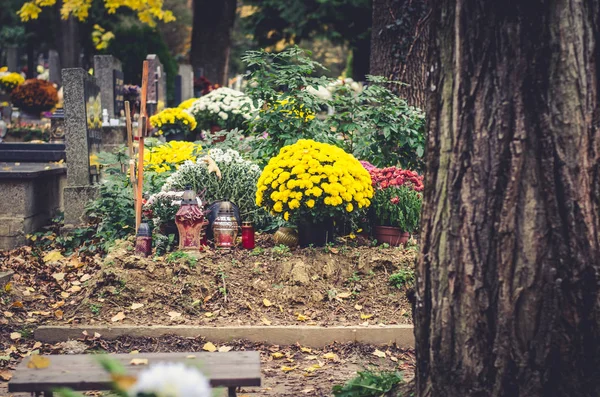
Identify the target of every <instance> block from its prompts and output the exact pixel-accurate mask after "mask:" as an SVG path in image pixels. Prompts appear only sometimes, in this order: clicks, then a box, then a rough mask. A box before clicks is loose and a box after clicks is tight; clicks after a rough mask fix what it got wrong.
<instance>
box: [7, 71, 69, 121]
mask: <svg viewBox="0 0 600 397" xmlns="http://www.w3.org/2000/svg"><path fill="white" fill-rule="evenodd" d="M10 97H11V99H12V102H13V105H14V106H16V107H18V108H19V109H21V111H22V112H23V113H24V115H27V114H29V116H30V117H31V118H36V119H37V118H39V116H40V113H41V112H44V111H47V110H51V109H52V108H54V106H56V104H57V103H58V91H57V90H56V87H54V85H53V84H52V83H50V82H48V81H45V80H40V79H29V80H25V82H24V83H22V84H20V85H18V86H16V87H15V88H14V89H13V90H12V92H11V94H10Z"/></svg>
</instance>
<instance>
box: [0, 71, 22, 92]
mask: <svg viewBox="0 0 600 397" xmlns="http://www.w3.org/2000/svg"><path fill="white" fill-rule="evenodd" d="M24 81H25V79H24V78H23V76H21V75H20V74H19V73H0V88H1V89H3V90H4V91H6V92H8V93H10V92H12V90H14V89H15V88H16V87H17V86H19V85H21V84H23V82H24Z"/></svg>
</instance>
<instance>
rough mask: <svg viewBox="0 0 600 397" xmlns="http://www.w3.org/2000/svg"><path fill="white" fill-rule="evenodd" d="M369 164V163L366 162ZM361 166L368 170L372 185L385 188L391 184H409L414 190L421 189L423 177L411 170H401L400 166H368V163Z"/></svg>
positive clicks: (418, 190) (419, 190)
mask: <svg viewBox="0 0 600 397" xmlns="http://www.w3.org/2000/svg"><path fill="white" fill-rule="evenodd" d="M367 164H370V163H367ZM363 166H364V167H365V168H366V169H367V170H368V171H369V174H370V175H371V180H372V182H373V186H375V187H376V188H380V189H385V188H387V187H391V186H404V185H406V186H409V187H412V188H413V189H414V190H415V191H417V192H421V191H423V177H422V176H421V175H419V174H418V173H416V172H415V171H411V170H403V169H402V168H400V167H386V168H381V169H380V168H376V167H373V166H372V165H371V167H373V168H370V169H369V168H368V165H365V164H363Z"/></svg>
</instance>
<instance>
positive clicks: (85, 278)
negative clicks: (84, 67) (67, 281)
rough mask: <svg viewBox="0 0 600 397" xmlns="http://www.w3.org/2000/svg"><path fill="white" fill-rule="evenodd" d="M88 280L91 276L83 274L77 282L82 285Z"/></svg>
mask: <svg viewBox="0 0 600 397" xmlns="http://www.w3.org/2000/svg"><path fill="white" fill-rule="evenodd" d="M90 278H92V276H90V275H89V274H87V273H86V274H84V275H83V276H81V278H80V279H79V281H81V282H82V283H84V282H86V281H88V280H89V279H90Z"/></svg>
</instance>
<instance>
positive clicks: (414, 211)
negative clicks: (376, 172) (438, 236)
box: [371, 186, 422, 233]
mask: <svg viewBox="0 0 600 397" xmlns="http://www.w3.org/2000/svg"><path fill="white" fill-rule="evenodd" d="M421 203H422V196H421V193H419V192H417V191H415V190H414V189H413V188H411V187H409V186H391V187H387V188H385V189H376V190H375V196H374V197H373V206H372V208H371V209H372V213H373V214H374V217H371V219H373V218H374V219H375V222H376V223H375V224H377V225H381V226H394V227H399V228H400V229H401V230H402V231H404V232H409V233H412V232H414V231H415V230H417V228H418V227H419V220H420V217H421Z"/></svg>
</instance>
